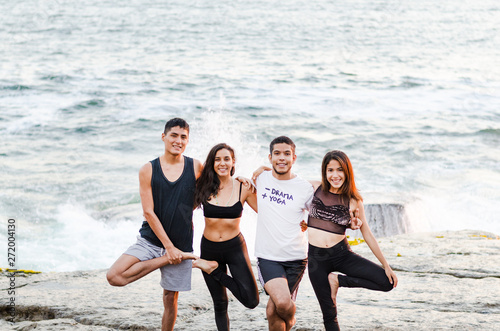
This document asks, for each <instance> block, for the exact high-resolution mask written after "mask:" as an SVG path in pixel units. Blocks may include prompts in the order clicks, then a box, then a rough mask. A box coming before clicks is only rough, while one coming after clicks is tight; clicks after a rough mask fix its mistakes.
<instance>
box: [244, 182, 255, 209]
mask: <svg viewBox="0 0 500 331" xmlns="http://www.w3.org/2000/svg"><path fill="white" fill-rule="evenodd" d="M242 190H244V191H243V194H245V201H246V202H247V203H248V205H249V206H250V207H251V208H252V209H253V210H254V211H255V212H256V213H257V212H258V208H257V192H256V191H255V190H254V189H253V188H252V187H247V186H243V187H242Z"/></svg>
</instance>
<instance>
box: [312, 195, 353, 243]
mask: <svg viewBox="0 0 500 331" xmlns="http://www.w3.org/2000/svg"><path fill="white" fill-rule="evenodd" d="M342 200H343V199H342V196H341V195H339V194H334V193H331V192H324V191H323V190H322V189H321V186H320V187H318V189H317V190H316V192H314V197H313V200H312V203H311V208H310V211H309V219H308V221H307V225H308V226H309V227H311V228H316V229H320V230H323V231H327V232H331V233H336V234H345V230H346V228H347V227H348V226H349V225H350V223H351V215H350V213H349V201H347V202H344V201H342Z"/></svg>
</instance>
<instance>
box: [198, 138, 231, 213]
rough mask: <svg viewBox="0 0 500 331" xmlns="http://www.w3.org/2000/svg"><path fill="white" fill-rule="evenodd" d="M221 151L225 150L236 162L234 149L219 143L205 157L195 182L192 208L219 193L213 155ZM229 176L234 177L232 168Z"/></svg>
mask: <svg viewBox="0 0 500 331" xmlns="http://www.w3.org/2000/svg"><path fill="white" fill-rule="evenodd" d="M221 149H227V150H228V151H229V153H231V157H232V158H233V161H235V160H236V158H235V157H234V149H232V148H231V146H229V145H228V144H225V143H221V144H217V145H215V146H214V147H212V149H211V150H210V152H209V153H208V155H207V160H206V161H205V164H204V165H203V171H202V172H201V175H200V177H199V178H198V179H197V180H196V192H195V194H194V207H195V208H196V207H198V206H199V205H201V203H202V202H205V201H207V200H208V198H210V196H211V195H216V194H217V193H218V192H219V185H220V180H219V177H218V176H217V173H216V172H215V170H214V164H215V155H216V154H217V152H218V151H220V150H221ZM230 174H231V176H232V175H234V166H233V167H232V168H231V172H230Z"/></svg>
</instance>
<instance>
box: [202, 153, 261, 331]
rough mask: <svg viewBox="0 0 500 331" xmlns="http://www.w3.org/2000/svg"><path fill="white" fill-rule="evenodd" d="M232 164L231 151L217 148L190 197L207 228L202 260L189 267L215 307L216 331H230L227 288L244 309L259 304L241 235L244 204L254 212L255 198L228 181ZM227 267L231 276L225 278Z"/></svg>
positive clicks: (243, 187) (208, 157) (230, 177)
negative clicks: (201, 280)
mask: <svg viewBox="0 0 500 331" xmlns="http://www.w3.org/2000/svg"><path fill="white" fill-rule="evenodd" d="M235 161H236V160H235V157H234V150H233V149H232V148H231V147H230V146H228V145H226V144H218V145H215V146H214V147H213V148H212V149H211V150H210V152H209V153H208V156H207V160H206V161H205V165H204V168H203V171H202V173H201V176H200V178H198V180H197V181H196V192H195V197H194V203H195V207H198V206H200V205H203V213H204V216H205V229H204V231H203V238H202V239H201V245H200V247H201V258H200V259H198V260H196V261H195V262H194V263H193V267H194V268H199V269H201V270H202V271H203V277H204V278H205V282H206V284H207V287H208V289H209V291H210V295H211V296H212V300H213V302H214V311H215V323H216V325H217V329H218V330H229V317H228V314H227V306H228V298H227V293H226V288H227V289H229V290H230V291H231V292H232V293H233V295H234V296H235V297H236V299H238V301H240V302H241V303H242V304H243V305H244V306H245V307H247V308H255V307H256V306H257V305H258V304H259V293H258V289H257V283H256V281H255V277H254V275H253V272H252V267H251V264H250V259H249V257H248V252H247V246H246V243H245V239H244V238H243V235H242V234H241V232H240V219H241V214H242V211H243V204H244V203H245V202H247V203H248V205H249V206H250V207H252V209H253V210H255V211H257V198H256V195H255V193H254V192H252V189H251V188H247V186H246V185H245V186H243V185H241V183H240V182H239V181H237V180H236V179H234V178H233V177H232V176H233V175H234V164H235ZM228 266H229V269H230V271H231V276H229V275H228V274H227V267H228Z"/></svg>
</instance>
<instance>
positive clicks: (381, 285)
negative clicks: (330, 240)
mask: <svg viewBox="0 0 500 331" xmlns="http://www.w3.org/2000/svg"><path fill="white" fill-rule="evenodd" d="M308 256H309V265H308V266H307V267H308V271H309V279H310V280H311V284H312V286H313V289H314V292H315V293H316V297H317V298H318V301H319V305H320V307H321V312H322V313H323V322H324V324H325V328H326V331H330V330H340V329H339V324H338V322H337V307H335V304H334V303H333V300H332V296H331V288H330V282H329V281H328V275H329V274H330V273H331V272H334V271H339V272H341V273H343V274H345V275H339V276H338V277H339V286H340V287H363V288H367V289H370V290H375V291H385V292H387V291H390V290H392V288H393V285H392V284H391V283H390V282H389V279H388V278H387V275H386V274H385V270H384V268H382V267H381V266H379V265H377V264H375V263H373V262H371V261H369V260H367V259H365V258H363V257H361V256H359V255H358V254H356V253H353V252H352V251H351V247H350V246H349V243H348V241H347V239H346V238H344V240H343V241H341V242H339V243H338V244H336V245H335V246H333V247H330V248H320V247H316V246H312V245H311V244H309V254H308Z"/></svg>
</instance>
